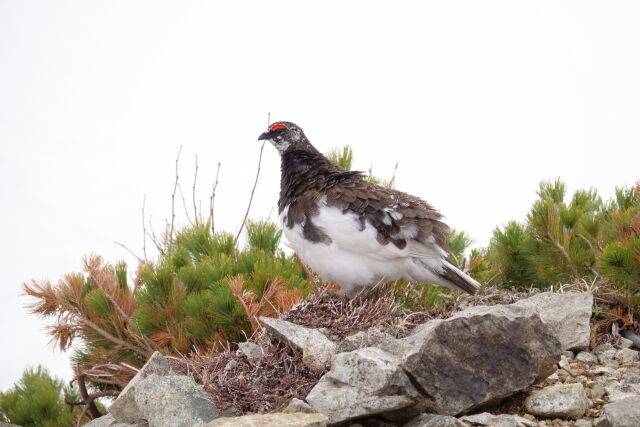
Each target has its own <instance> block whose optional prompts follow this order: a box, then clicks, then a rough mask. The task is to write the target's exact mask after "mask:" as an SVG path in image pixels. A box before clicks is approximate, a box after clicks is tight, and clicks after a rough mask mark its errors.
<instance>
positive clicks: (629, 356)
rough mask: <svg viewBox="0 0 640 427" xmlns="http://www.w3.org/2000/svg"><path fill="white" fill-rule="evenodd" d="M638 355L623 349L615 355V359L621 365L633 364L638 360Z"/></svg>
mask: <svg viewBox="0 0 640 427" xmlns="http://www.w3.org/2000/svg"><path fill="white" fill-rule="evenodd" d="M639 354H640V353H638V352H637V351H635V350H632V349H630V348H623V349H622V350H619V351H618V352H617V353H616V359H618V360H619V361H621V362H622V363H633V362H637V361H639V360H640V356H639Z"/></svg>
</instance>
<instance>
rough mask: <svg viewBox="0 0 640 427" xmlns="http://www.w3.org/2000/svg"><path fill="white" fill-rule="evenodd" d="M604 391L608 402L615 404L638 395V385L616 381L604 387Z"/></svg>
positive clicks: (639, 387) (639, 393) (639, 392)
mask: <svg viewBox="0 0 640 427" xmlns="http://www.w3.org/2000/svg"><path fill="white" fill-rule="evenodd" d="M604 389H605V391H606V392H607V395H608V396H609V402H617V401H619V400H624V399H626V398H628V397H635V396H639V395H640V384H626V383H619V382H617V381H616V382H614V383H612V384H609V385H607V386H605V387H604Z"/></svg>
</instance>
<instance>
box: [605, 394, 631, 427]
mask: <svg viewBox="0 0 640 427" xmlns="http://www.w3.org/2000/svg"><path fill="white" fill-rule="evenodd" d="M604 414H605V417H606V419H607V421H608V425H609V426H611V427H638V426H640V396H636V397H630V398H627V399H623V400H620V401H618V402H614V403H609V404H607V405H604ZM597 426H600V424H597Z"/></svg>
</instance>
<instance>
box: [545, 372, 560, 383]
mask: <svg viewBox="0 0 640 427" xmlns="http://www.w3.org/2000/svg"><path fill="white" fill-rule="evenodd" d="M558 380H560V377H559V376H558V373H557V372H554V373H553V374H551V375H549V376H548V377H547V381H549V382H552V383H553V382H556V381H558Z"/></svg>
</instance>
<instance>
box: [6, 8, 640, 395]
mask: <svg viewBox="0 0 640 427" xmlns="http://www.w3.org/2000/svg"><path fill="white" fill-rule="evenodd" d="M638 22H640V3H638V2H635V1H627V2H625V1H616V2H604V1H602V2H593V1H584V0H580V1H557V0H555V1H536V2H515V1H512V0H511V1H509V0H507V1H483V2H479V1H473V0H471V1H441V2H431V1H415V2H413V1H395V2H375V1H348V2H347V1H327V0H323V1H315V2H310V1H307V2H299V1H298V2H295V1H291V2H281V1H269V2H265V1H236V2H231V1H225V2H214V1H210V2H202V1H189V2H188V1H180V2H177V1H176V2H159V1H144V2H143V1H128V2H124V1H120V2H114V1H100V2H98V1H57V2H51V1H39V2H38V1H24V0H20V1H18V0H15V1H13V0H4V1H2V2H0V196H1V197H0V203H1V205H0V223H1V224H2V233H1V235H0V263H1V264H0V328H1V329H0V337H1V338H2V342H3V343H4V344H5V346H6V347H7V348H5V349H4V350H3V351H2V352H0V390H5V389H6V388H8V387H9V386H10V385H11V384H12V383H13V382H14V381H15V380H16V379H17V378H18V377H19V375H20V373H21V372H22V370H23V368H24V367H25V366H26V365H27V364H37V363H42V364H44V365H46V366H47V367H49V368H50V369H51V370H52V371H53V372H54V373H56V374H58V375H60V376H63V377H64V378H66V379H69V378H70V369H69V367H68V357H67V355H66V354H63V353H60V352H58V351H56V352H52V350H51V348H50V347H49V346H48V344H47V342H48V338H47V337H46V336H45V334H44V333H43V331H42V328H43V325H44V324H43V322H42V321H41V320H39V319H37V318H35V317H33V316H30V315H28V314H27V313H26V310H25V309H24V308H23V305H24V304H25V302H27V299H26V298H24V297H20V296H18V294H19V293H20V292H21V290H20V284H21V283H22V282H24V281H28V280H29V279H31V278H50V279H52V280H57V278H59V277H60V276H61V275H62V274H64V273H68V272H72V271H79V269H80V267H81V257H82V256H83V255H84V254H87V253H89V252H95V253H98V254H102V255H104V256H105V257H106V258H107V259H108V260H110V261H116V260H118V259H125V260H127V261H129V262H131V264H132V265H135V263H134V261H133V258H132V257H131V256H130V255H129V254H127V253H126V252H125V251H124V250H123V249H122V248H120V247H118V246H116V245H115V244H114V243H113V240H118V241H121V242H124V243H126V244H127V245H128V246H130V247H131V248H132V249H133V250H135V251H137V252H141V248H142V229H141V219H140V209H141V206H142V200H143V197H144V195H145V194H146V200H147V205H146V211H147V214H149V215H151V216H152V222H153V224H154V226H155V228H156V229H160V228H162V224H163V219H164V218H166V217H167V216H168V215H169V213H170V204H169V202H170V200H169V197H170V194H171V188H172V182H173V179H174V173H173V168H174V160H175V156H176V153H177V151H178V148H179V146H180V145H182V146H183V152H182V163H181V174H182V178H183V188H184V192H185V195H186V196H188V195H189V194H190V191H191V183H192V174H193V158H194V156H195V155H196V154H197V155H198V158H199V164H200V171H199V175H200V181H199V182H200V184H201V186H200V191H199V194H200V197H202V198H203V199H204V201H203V206H206V199H207V197H208V193H209V189H208V187H209V186H210V185H211V184H212V182H213V177H214V175H215V166H216V164H217V163H218V162H222V169H221V173H220V185H219V191H218V196H217V199H216V205H217V210H216V219H217V224H218V226H219V227H220V228H223V229H226V230H230V231H234V230H237V228H238V226H239V224H240V221H241V217H242V215H243V214H244V210H245V208H246V204H247V200H248V197H249V192H250V189H251V186H252V182H253V178H254V174H255V168H256V163H257V156H258V151H259V144H258V143H257V141H256V139H257V137H258V135H259V134H260V133H261V132H262V131H263V130H264V129H265V126H266V117H267V112H269V111H270V112H271V114H272V116H271V117H272V119H273V120H289V121H294V122H296V123H297V124H299V125H300V126H302V127H303V128H304V129H305V131H306V133H307V136H309V138H310V139H311V141H312V143H314V144H315V145H316V147H317V148H319V149H320V150H321V151H326V150H327V149H329V148H331V147H335V146H341V145H344V144H351V145H352V146H353V147H354V150H355V155H356V165H355V166H356V168H357V169H367V168H368V167H369V165H370V164H372V163H373V164H374V172H375V173H377V174H378V175H381V176H384V177H388V176H389V175H390V174H391V171H392V169H393V165H394V164H395V162H396V161H397V162H399V169H398V173H397V186H398V188H399V189H401V190H404V191H407V192H409V193H412V194H415V195H418V196H421V197H422V198H424V199H426V200H427V201H429V202H431V203H432V204H433V205H435V206H436V207H437V208H439V209H440V210H441V211H442V212H443V213H444V214H445V215H446V217H447V221H448V223H449V224H450V225H452V226H454V227H456V228H459V229H464V230H466V231H468V232H469V233H470V234H471V235H472V236H473V237H474V238H475V239H476V241H477V242H478V244H482V245H485V244H486V243H487V242H488V239H489V237H490V234H491V230H492V229H493V228H494V227H495V226H496V225H499V224H503V223H504V222H506V221H508V220H509V219H519V220H521V219H523V216H524V214H525V213H526V211H527V210H528V208H529V206H530V204H531V202H532V200H533V199H534V198H535V190H536V188H537V185H538V182H539V181H540V180H543V179H549V178H554V177H556V176H561V177H562V178H563V179H564V180H565V181H566V182H567V183H568V185H569V188H570V190H571V191H572V190H573V189H575V188H581V187H582V188H586V187H589V186H594V187H596V188H598V189H599V190H600V191H601V193H602V194H603V195H605V196H610V195H611V194H612V192H613V188H614V186H616V185H623V184H632V183H633V182H634V181H635V180H636V179H638V178H639V177H640V174H638V159H639V154H640V148H639V147H640V145H639V144H638V141H639V137H640V120H639V117H640V101H639V100H640V26H639V25H638ZM278 182H279V158H278V155H277V153H276V151H275V150H274V149H273V148H272V147H265V157H264V163H263V169H262V175H261V179H260V182H259V184H258V188H257V190H256V198H255V200H254V205H253V208H252V216H254V217H257V216H267V215H268V214H269V212H270V211H272V210H273V211H274V212H273V213H274V214H275V205H276V199H277V193H278ZM178 206H179V207H180V205H178ZM180 209H181V207H180ZM273 216H274V217H275V215H273Z"/></svg>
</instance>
